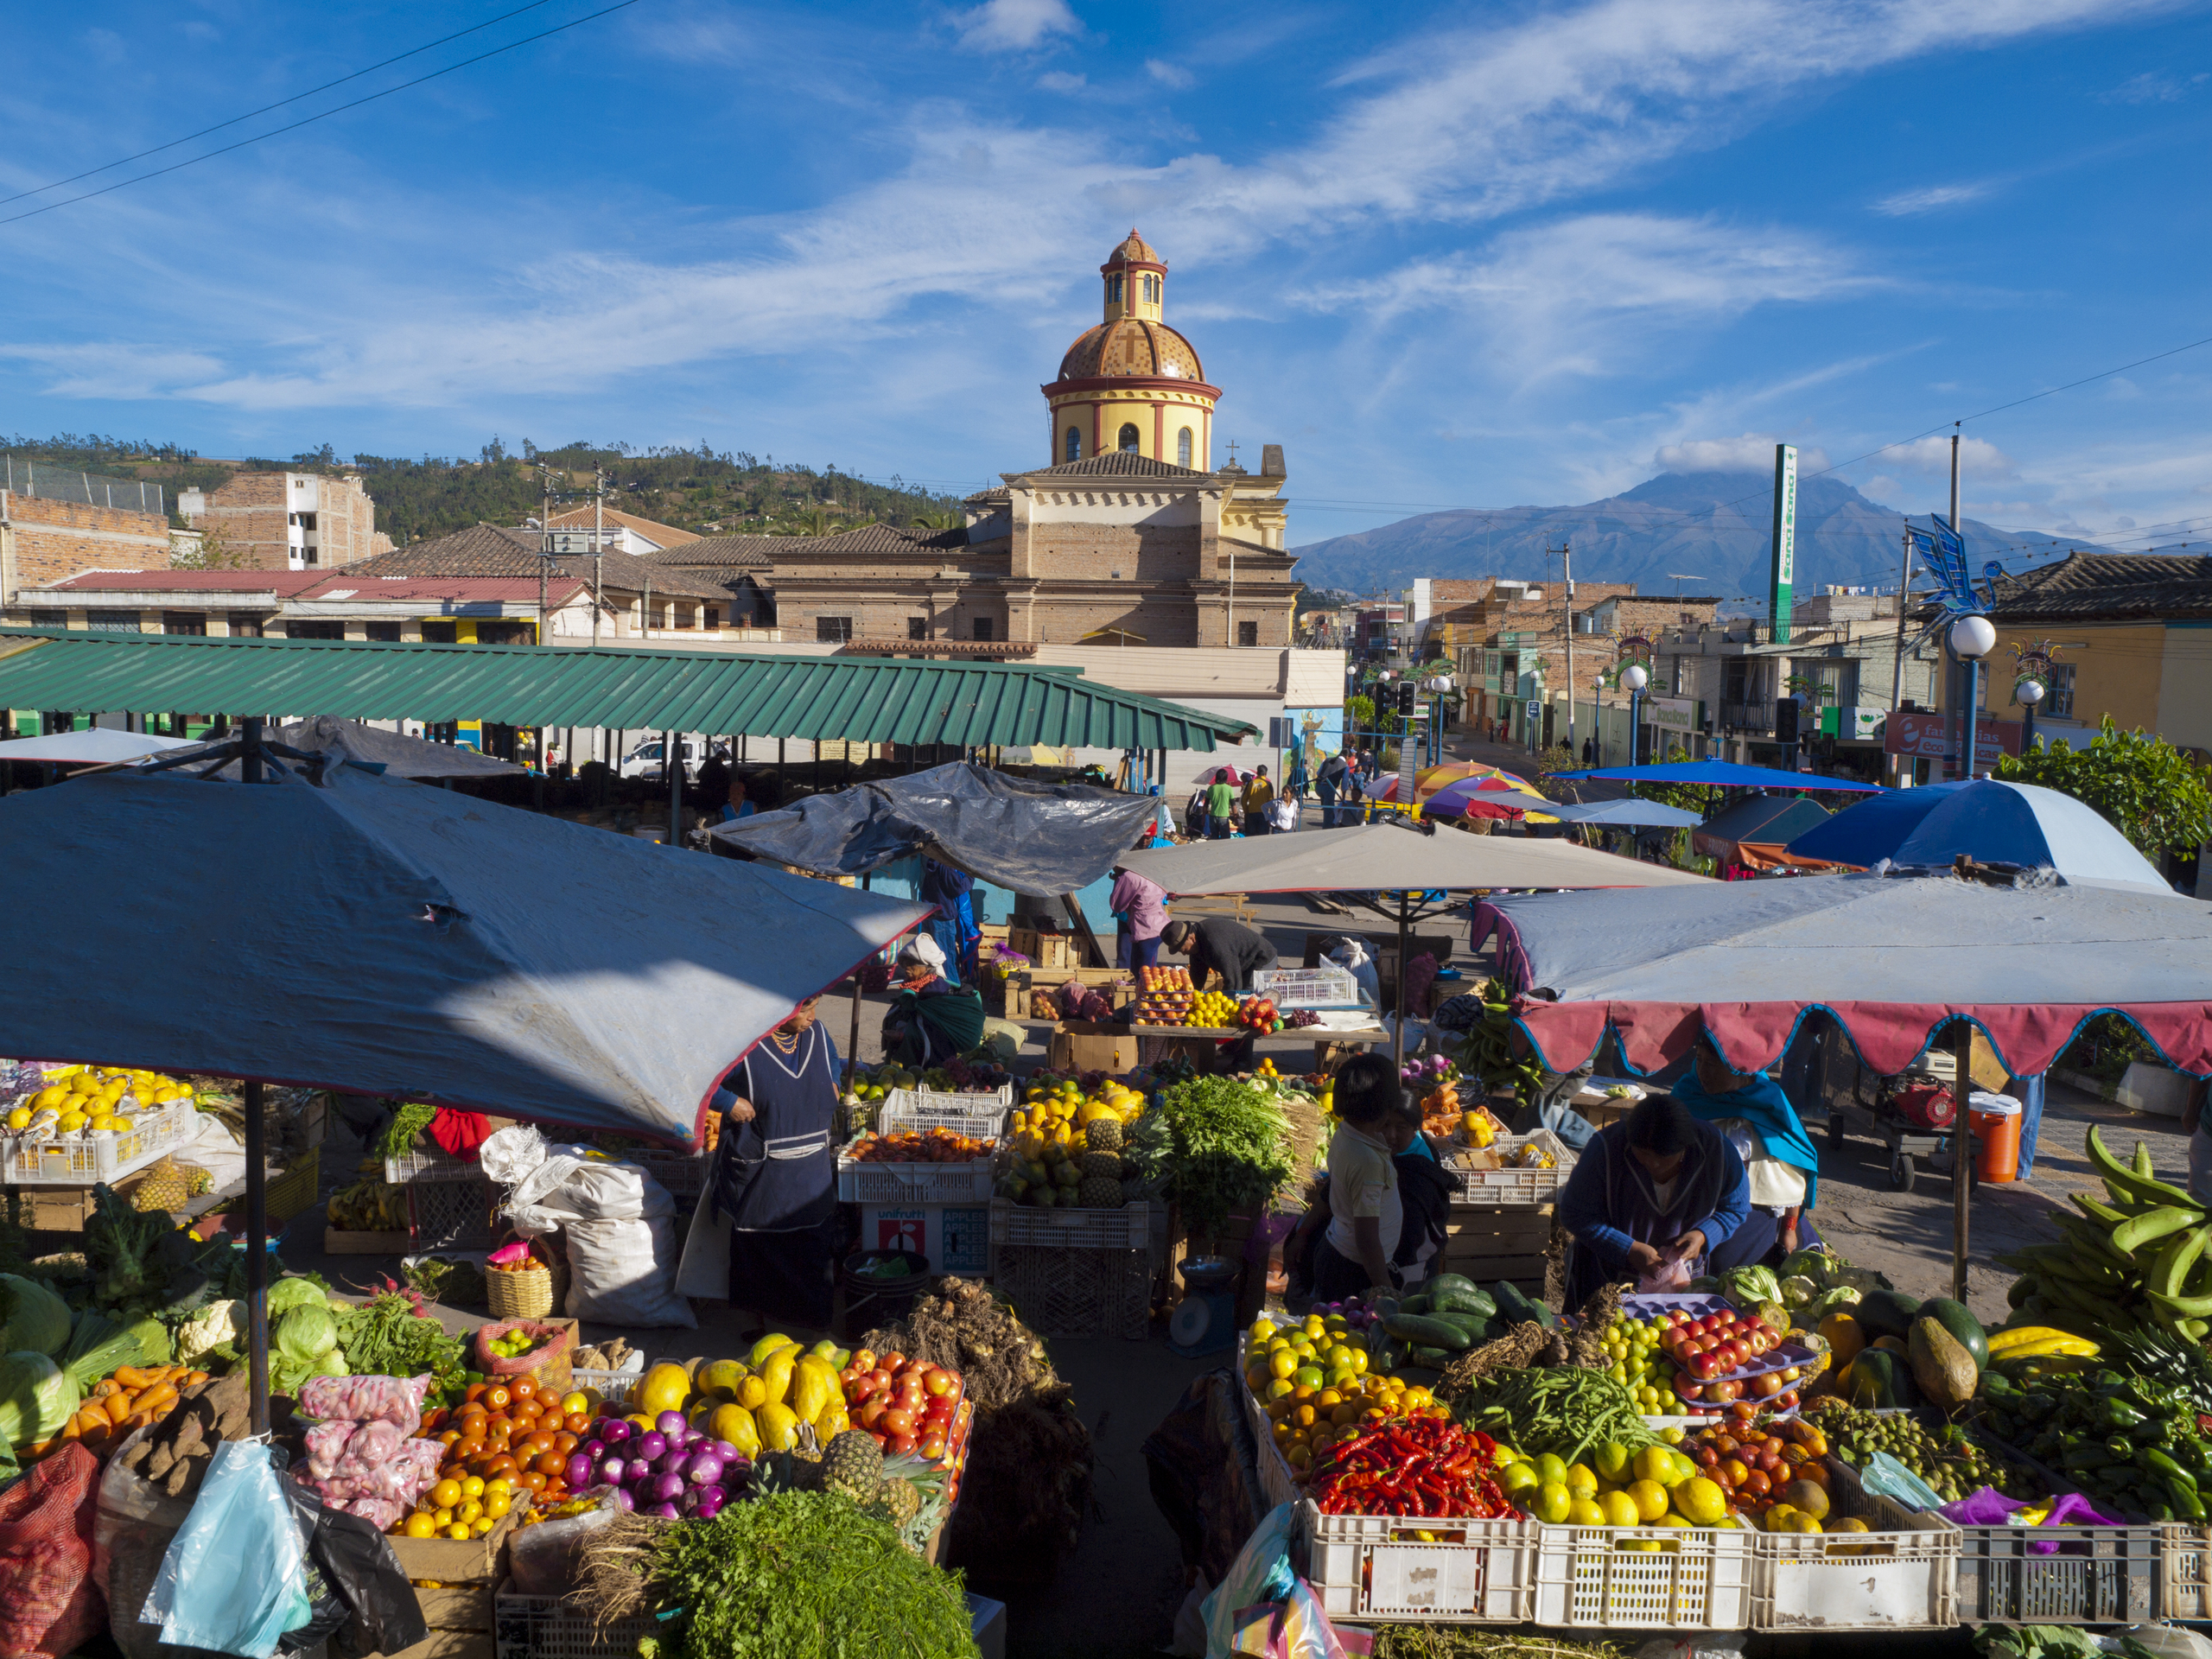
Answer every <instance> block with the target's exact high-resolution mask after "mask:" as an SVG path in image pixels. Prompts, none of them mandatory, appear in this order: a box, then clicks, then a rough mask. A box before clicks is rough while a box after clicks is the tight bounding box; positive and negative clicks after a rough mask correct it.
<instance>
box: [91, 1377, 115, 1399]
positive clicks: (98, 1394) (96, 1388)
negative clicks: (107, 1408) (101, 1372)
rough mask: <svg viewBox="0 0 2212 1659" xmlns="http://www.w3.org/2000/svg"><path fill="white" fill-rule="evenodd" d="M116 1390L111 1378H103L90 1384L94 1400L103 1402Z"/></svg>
mask: <svg viewBox="0 0 2212 1659" xmlns="http://www.w3.org/2000/svg"><path fill="white" fill-rule="evenodd" d="M116 1388H117V1383H116V1380H115V1379H114V1378H113V1377H111V1376H104V1377H102V1378H101V1379H100V1380H99V1382H97V1383H94V1384H92V1398H93V1399H95V1400H105V1398H107V1396H108V1395H111V1394H113V1393H114V1392H115V1390H116Z"/></svg>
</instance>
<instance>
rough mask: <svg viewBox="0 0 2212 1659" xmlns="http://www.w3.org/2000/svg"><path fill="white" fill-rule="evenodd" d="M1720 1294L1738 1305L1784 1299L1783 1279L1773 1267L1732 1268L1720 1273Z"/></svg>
mask: <svg viewBox="0 0 2212 1659" xmlns="http://www.w3.org/2000/svg"><path fill="white" fill-rule="evenodd" d="M1720 1294H1722V1295H1723V1296H1726V1298H1727V1299H1728V1300H1730V1301H1732V1302H1733V1303H1734V1304H1735V1305H1736V1306H1738V1307H1747V1306H1751V1304H1752V1303H1754V1302H1778V1301H1780V1300H1782V1281H1780V1280H1779V1279H1777V1278H1776V1277H1775V1276H1774V1269H1773V1268H1729V1269H1728V1271H1727V1272H1726V1273H1724V1274H1721V1275H1720Z"/></svg>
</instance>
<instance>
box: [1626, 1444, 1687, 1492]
mask: <svg viewBox="0 0 2212 1659" xmlns="http://www.w3.org/2000/svg"><path fill="white" fill-rule="evenodd" d="M1674 1458H1675V1454H1674V1453H1673V1452H1669V1450H1668V1449H1667V1448H1666V1447H1665V1446H1645V1447H1643V1449H1642V1450H1641V1451H1639V1452H1637V1454H1636V1462H1635V1468H1636V1478H1637V1479H1638V1480H1649V1481H1656V1482H1657V1483H1658V1484H1660V1485H1662V1486H1671V1485H1673V1484H1675V1481H1676V1480H1678V1479H1680V1478H1681V1477H1680V1476H1678V1475H1676V1474H1675V1461H1674Z"/></svg>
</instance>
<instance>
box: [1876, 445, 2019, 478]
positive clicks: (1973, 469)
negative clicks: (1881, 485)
mask: <svg viewBox="0 0 2212 1659" xmlns="http://www.w3.org/2000/svg"><path fill="white" fill-rule="evenodd" d="M1880 460H1881V463H1882V465H1883V466H1885V467H1904V468H1906V469H1907V470H1908V471H1911V472H1916V473H1941V474H1944V475H1946V476H1948V475H1949V473H1950V470H1951V441H1950V439H1948V438H1947V437H1942V436H1935V437H1926V438H1915V439H1914V440H1913V441H1912V442H1910V443H1900V444H1894V445H1892V446H1891V447H1890V448H1887V449H1885V450H1883V451H1882V453H1881V456H1880ZM1959 470H1960V471H1961V473H1968V472H1970V473H1972V474H1974V476H1975V477H1977V478H2011V477H2013V476H2015V472H2014V468H2013V465H2012V456H2010V455H2008V454H2005V452H2004V451H2003V450H2002V449H1999V448H1998V447H1997V446H1996V445H1995V444H1993V443H1992V442H1989V441H1988V440H1987V439H1986V438H1961V440H1960V441H1959Z"/></svg>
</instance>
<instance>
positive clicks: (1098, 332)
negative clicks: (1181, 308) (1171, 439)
mask: <svg viewBox="0 0 2212 1659" xmlns="http://www.w3.org/2000/svg"><path fill="white" fill-rule="evenodd" d="M1119 375H1134V376H1137V377H1140V378H1147V379H1148V378H1154V377H1156V376H1162V375H1164V376H1167V377H1169V378H1173V379H1178V380H1191V381H1195V382H1197V383H1198V385H1205V378H1206V372H1205V367H1204V366H1203V365H1201V364H1200V363H1199V361H1198V347H1196V346H1193V345H1192V344H1191V342H1190V341H1189V340H1185V339H1184V338H1183V336H1182V335H1180V334H1177V333H1176V332H1175V331H1174V330H1173V328H1170V327H1168V326H1167V325H1166V323H1164V322H1153V321H1147V319H1145V318H1142V317H1116V318H1115V319H1114V321H1111V322H1102V323H1100V324H1098V325H1097V326H1096V327H1091V328H1086V329H1084V332H1083V333H1082V334H1077V336H1076V340H1075V344H1074V345H1072V346H1069V347H1068V349H1067V351H1066V353H1065V354H1064V355H1063V356H1062V357H1061V359H1060V375H1059V378H1061V379H1063V380H1096V379H1099V378H1102V377H1109V376H1119Z"/></svg>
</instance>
